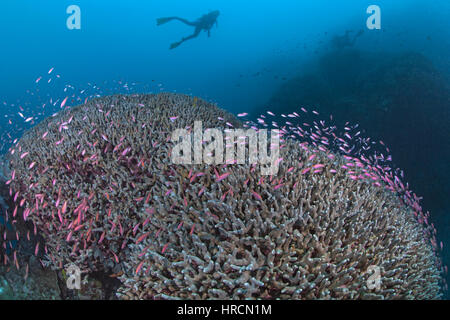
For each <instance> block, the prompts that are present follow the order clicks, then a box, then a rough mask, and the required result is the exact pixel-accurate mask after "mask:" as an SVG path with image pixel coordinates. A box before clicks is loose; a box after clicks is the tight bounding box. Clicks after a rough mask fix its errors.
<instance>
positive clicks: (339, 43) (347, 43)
mask: <svg viewBox="0 0 450 320" xmlns="http://www.w3.org/2000/svg"><path fill="white" fill-rule="evenodd" d="M352 32H353V31H351V30H347V31H346V32H345V35H343V36H335V37H334V38H333V40H332V44H333V47H334V48H335V49H338V50H340V49H343V48H345V47H353V45H354V44H355V42H356V39H358V37H360V36H362V34H363V33H364V30H363V29H361V30H360V31H359V32H358V33H357V34H355V36H354V37H353V39H350V33H352Z"/></svg>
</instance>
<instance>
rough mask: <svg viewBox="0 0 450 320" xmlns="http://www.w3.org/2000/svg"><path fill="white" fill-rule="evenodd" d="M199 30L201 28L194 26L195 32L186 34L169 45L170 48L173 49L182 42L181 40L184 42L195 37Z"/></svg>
mask: <svg viewBox="0 0 450 320" xmlns="http://www.w3.org/2000/svg"><path fill="white" fill-rule="evenodd" d="M201 31H202V28H199V27H197V28H195V32H194V33H193V34H191V35H190V36H187V37H185V38H183V39H181V40H180V41H178V42H174V43H172V44H171V45H170V49H174V48H176V47H178V46H179V45H180V44H182V43H183V42H185V41H187V40H190V39H194V38H196V37H197V36H198V35H199V34H200V32H201Z"/></svg>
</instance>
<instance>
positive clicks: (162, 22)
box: [156, 18, 172, 26]
mask: <svg viewBox="0 0 450 320" xmlns="http://www.w3.org/2000/svg"><path fill="white" fill-rule="evenodd" d="M170 20H172V18H158V19H156V25H157V26H160V25H162V24H164V23H167V22H169V21H170Z"/></svg>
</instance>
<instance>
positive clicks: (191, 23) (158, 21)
mask: <svg viewBox="0 0 450 320" xmlns="http://www.w3.org/2000/svg"><path fill="white" fill-rule="evenodd" d="M172 20H178V21H181V22H183V23H185V24H187V25H188V26H195V25H196V24H195V22H190V21H188V20H186V19H183V18H179V17H167V18H159V19H156V24H157V25H158V26H160V25H162V24H164V23H167V22H169V21H172Z"/></svg>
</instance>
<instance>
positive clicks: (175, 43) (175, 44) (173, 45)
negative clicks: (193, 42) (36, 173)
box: [170, 42, 181, 50]
mask: <svg viewBox="0 0 450 320" xmlns="http://www.w3.org/2000/svg"><path fill="white" fill-rule="evenodd" d="M180 44H181V42H174V43H172V44H171V45H170V49H171V50H172V49H175V48H176V47H178V46H179V45H180Z"/></svg>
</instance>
